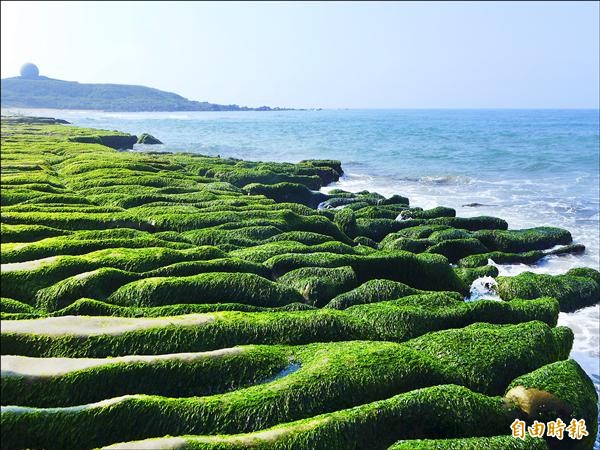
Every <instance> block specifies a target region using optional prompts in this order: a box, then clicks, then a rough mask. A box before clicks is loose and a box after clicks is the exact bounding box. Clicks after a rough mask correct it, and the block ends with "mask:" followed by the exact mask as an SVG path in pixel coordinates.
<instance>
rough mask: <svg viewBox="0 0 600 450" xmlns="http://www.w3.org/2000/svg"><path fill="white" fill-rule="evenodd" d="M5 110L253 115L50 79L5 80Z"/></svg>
mask: <svg viewBox="0 0 600 450" xmlns="http://www.w3.org/2000/svg"><path fill="white" fill-rule="evenodd" d="M2 107H4V108H7V107H20V108H55V109H97V110H104V111H250V110H260V111H263V110H264V111H268V110H271V108H269V107H261V108H247V107H242V106H238V105H218V104H215V103H208V102H197V101H190V100H188V99H186V98H184V97H182V96H180V95H177V94H174V93H172V92H165V91H161V90H158V89H153V88H149V87H145V86H134V85H126V84H84V83H77V82H75V81H63V80H55V79H52V78H47V77H35V78H25V77H13V78H5V79H3V80H2ZM275 109H279V108H275Z"/></svg>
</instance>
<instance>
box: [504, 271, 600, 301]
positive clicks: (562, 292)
mask: <svg viewBox="0 0 600 450" xmlns="http://www.w3.org/2000/svg"><path fill="white" fill-rule="evenodd" d="M573 273H575V274H576V276H574V275H573ZM597 274H598V272H597V271H595V270H594V269H587V270H585V271H575V272H571V275H569V274H565V275H547V274H536V273H532V272H523V273H521V274H519V275H517V276H514V277H498V278H497V282H498V288H497V289H498V293H499V294H500V297H501V298H502V299H503V300H512V299H514V298H522V299H528V298H538V297H544V296H546V297H553V298H556V299H557V300H558V301H559V302H560V309H561V311H566V312H571V311H575V310H577V309H579V308H583V307H585V306H591V305H595V304H597V303H598V302H599V301H600V285H599V284H598V283H597V282H596V279H595V278H597V277H598V275H597Z"/></svg>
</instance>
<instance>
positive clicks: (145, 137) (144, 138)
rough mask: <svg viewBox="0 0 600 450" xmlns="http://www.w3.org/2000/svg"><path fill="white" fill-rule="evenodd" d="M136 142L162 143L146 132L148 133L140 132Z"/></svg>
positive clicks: (147, 143) (146, 143)
mask: <svg viewBox="0 0 600 450" xmlns="http://www.w3.org/2000/svg"><path fill="white" fill-rule="evenodd" d="M136 143H137V144H145V145H157V144H162V142H161V141H160V140H158V139H156V138H155V137H154V136H152V135H151V134H148V133H142V134H140V136H139V137H138V140H137V142H136Z"/></svg>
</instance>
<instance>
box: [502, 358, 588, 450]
mask: <svg viewBox="0 0 600 450" xmlns="http://www.w3.org/2000/svg"><path fill="white" fill-rule="evenodd" d="M505 397H506V398H507V399H508V400H509V401H511V402H512V403H514V404H516V405H518V407H519V408H521V409H522V410H523V411H525V412H526V413H527V415H528V417H529V419H530V421H533V420H538V421H540V422H548V421H554V420H556V419H557V418H560V419H561V420H562V421H563V422H564V423H565V424H566V425H569V424H570V422H571V421H572V420H574V419H575V420H577V421H578V420H581V419H583V420H585V423H586V428H587V431H588V434H589V435H588V436H587V437H584V438H583V439H582V440H581V441H577V440H573V439H570V438H569V437H567V436H566V434H567V433H565V438H564V441H567V442H564V444H565V448H567V447H568V448H572V449H589V450H591V449H592V448H593V447H594V441H595V436H596V435H597V433H598V407H597V405H598V394H597V392H596V390H595V389H594V384H593V383H592V380H591V379H590V378H589V376H588V375H587V374H586V373H585V372H584V371H583V369H582V368H581V367H580V366H579V364H577V363H576V362H575V361H573V360H567V361H558V362H555V363H552V364H548V365H546V366H543V367H540V368H539V369H537V370H534V371H532V372H530V373H527V374H526V375H523V376H521V377H519V378H517V379H515V380H514V381H513V382H512V383H511V384H510V385H509V386H508V388H507V390H506V394H505ZM553 444H554V445H556V444H557V442H556V440H554V442H553ZM553 448H554V446H553ZM558 448H562V447H560V446H559V447H558Z"/></svg>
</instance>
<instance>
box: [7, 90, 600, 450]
mask: <svg viewBox="0 0 600 450" xmlns="http://www.w3.org/2000/svg"><path fill="white" fill-rule="evenodd" d="M3 83H4V80H3ZM3 95H4V94H3ZM1 127H2V130H1V131H2V136H1V145H2V154H1V162H2V164H1V169H2V177H1V180H0V182H1V189H2V192H1V193H2V195H1V206H2V211H1V228H0V238H1V240H0V241H1V254H0V263H1V264H0V269H1V271H0V294H1V298H0V318H1V334H0V344H1V346H0V349H1V363H2V376H1V382H2V396H1V397H0V399H1V403H2V409H1V431H0V434H1V436H0V439H1V442H0V443H1V446H2V448H4V449H21V448H48V449H71V448H81V449H92V448H101V447H106V448H120V449H122V448H132V449H136V448H192V449H225V448H227V449H231V448H264V449H267V448H269V449H271V448H272V449H291V448H293V449H306V450H310V449H323V450H325V449H327V450H329V449H340V450H341V449H388V448H390V449H395V450H401V449H448V450H449V449H464V450H466V449H480V448H489V449H559V448H573V449H584V450H585V449H588V450H589V449H592V448H593V447H594V441H595V440H596V436H597V433H598V427H597V423H598V395H597V392H596V391H595V389H594V385H593V383H592V380H591V379H590V378H589V376H588V374H586V372H585V371H584V370H583V369H582V368H581V367H580V366H579V364H578V363H577V362H576V361H575V360H573V359H570V353H571V348H572V345H573V339H574V335H573V332H572V331H571V329H569V328H567V327H563V326H557V319H558V316H559V313H561V312H568V311H575V310H578V309H580V308H583V307H586V306H591V305H596V304H598V302H599V300H600V284H599V283H600V273H599V272H598V271H597V270H595V269H592V268H577V269H573V270H570V271H569V272H567V273H565V274H561V275H554V276H552V275H546V274H538V273H532V272H524V273H522V274H520V275H518V276H514V277H507V276H499V272H498V268H497V267H496V264H513V263H519V264H528V265H534V264H535V263H536V262H537V261H539V260H541V259H543V258H545V257H547V256H548V255H570V254H578V253H581V252H583V251H585V247H584V246H583V245H582V244H581V243H578V242H573V237H572V236H571V233H570V232H569V231H568V230H565V229H562V228H557V227H548V226H544V224H539V225H540V226H538V227H534V228H528V229H520V230H515V229H510V228H509V224H508V223H507V222H506V221H505V220H503V219H502V218H498V217H491V216H479V217H469V218H464V217H457V212H456V211H455V210H454V209H452V208H447V207H441V206H440V207H436V208H431V209H423V208H420V207H418V206H416V205H412V204H411V203H410V200H409V199H408V198H407V197H405V196H403V195H401V193H400V194H397V195H393V196H390V197H386V196H383V195H380V194H378V193H375V192H369V191H361V192H348V191H344V190H340V189H333V190H330V191H329V192H328V193H324V192H322V190H321V188H322V187H324V186H326V185H328V184H331V183H332V182H335V181H338V180H339V179H340V177H342V176H343V168H342V163H341V162H340V161H336V160H325V159H323V160H303V161H300V162H298V163H296V164H292V163H281V162H280V163H274V162H264V161H245V160H241V159H236V158H221V157H218V156H211V155H201V154H197V153H185V152H181V153H169V152H158V151H152V152H146V151H135V152H129V151H119V149H127V148H131V147H132V146H133V145H134V144H137V143H143V144H151V143H155V144H156V143H160V141H159V142H156V141H158V140H157V139H156V138H154V137H153V136H151V135H148V134H144V135H142V136H140V138H139V139H138V137H136V136H133V135H129V134H127V133H121V132H118V131H107V130H95V129H86V128H80V127H75V126H72V125H69V124H65V123H63V121H60V120H55V119H51V118H25V117H19V118H17V117H12V118H7V117H2V121H1ZM140 148H143V146H142V147H140ZM155 148H159V149H161V148H162V147H161V146H158V147H155ZM553 257H559V256H553ZM481 280H485V281H486V283H488V285H489V287H490V289H492V290H493V294H494V296H495V299H493V300H492V299H488V300H485V299H483V300H477V299H476V298H474V297H472V296H470V289H471V287H472V285H473V283H477V282H478V281H481ZM466 300H476V301H466ZM557 419H560V420H562V421H563V422H564V423H565V424H566V426H568V425H569V424H571V423H572V421H574V420H575V421H585V424H586V426H587V428H586V433H587V434H585V435H584V434H582V435H581V436H580V438H579V439H577V438H572V437H570V436H569V435H568V434H567V432H566V431H565V436H564V438H563V439H562V440H557V439H555V438H553V437H550V436H547V435H542V436H532V435H529V434H526V435H525V436H523V438H522V439H521V438H519V437H515V436H513V435H512V433H511V426H513V425H514V424H515V423H521V422H522V423H523V424H524V425H525V426H533V425H534V424H535V423H536V422H535V421H537V422H538V423H539V422H544V423H547V422H549V421H554V420H557Z"/></svg>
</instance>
